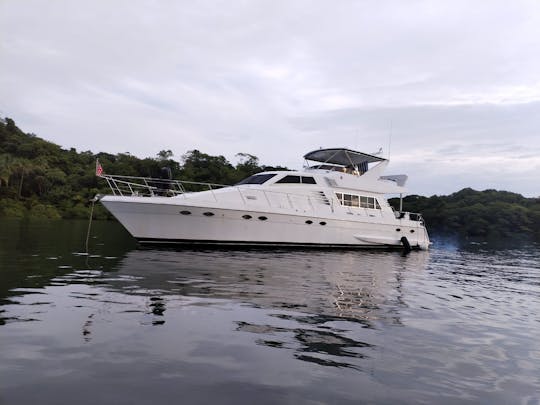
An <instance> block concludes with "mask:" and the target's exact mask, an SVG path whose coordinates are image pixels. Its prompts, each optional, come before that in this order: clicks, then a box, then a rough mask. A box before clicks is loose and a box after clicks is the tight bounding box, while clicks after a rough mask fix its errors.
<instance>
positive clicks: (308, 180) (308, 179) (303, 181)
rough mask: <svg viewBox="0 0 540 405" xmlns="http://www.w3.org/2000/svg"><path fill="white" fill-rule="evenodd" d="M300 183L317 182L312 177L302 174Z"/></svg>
mask: <svg viewBox="0 0 540 405" xmlns="http://www.w3.org/2000/svg"><path fill="white" fill-rule="evenodd" d="M302 184H317V182H316V181H315V179H314V178H313V177H306V176H302Z"/></svg>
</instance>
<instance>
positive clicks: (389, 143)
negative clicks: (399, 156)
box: [386, 120, 393, 160]
mask: <svg viewBox="0 0 540 405" xmlns="http://www.w3.org/2000/svg"><path fill="white" fill-rule="evenodd" d="M392 129H393V128H392V120H390V135H388V156H387V157H386V158H387V159H388V160H390V146H391V145H392Z"/></svg>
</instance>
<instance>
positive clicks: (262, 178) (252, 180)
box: [237, 173, 276, 185]
mask: <svg viewBox="0 0 540 405" xmlns="http://www.w3.org/2000/svg"><path fill="white" fill-rule="evenodd" d="M275 175H276V174H275V173H274V174H255V175H253V176H250V177H248V178H247V179H244V180H242V181H241V182H240V183H237V185H240V184H263V183H265V182H267V181H268V180H270V179H271V178H272V177H274V176H275Z"/></svg>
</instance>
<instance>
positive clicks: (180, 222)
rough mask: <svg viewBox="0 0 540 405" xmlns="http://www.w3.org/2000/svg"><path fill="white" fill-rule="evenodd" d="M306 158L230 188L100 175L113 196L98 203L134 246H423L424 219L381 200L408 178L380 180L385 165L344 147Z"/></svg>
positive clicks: (400, 190)
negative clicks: (299, 163) (298, 164)
mask: <svg viewBox="0 0 540 405" xmlns="http://www.w3.org/2000/svg"><path fill="white" fill-rule="evenodd" d="M304 158H305V159H306V163H307V164H306V165H305V166H304V168H303V170H294V171H267V172H262V173H257V174H255V175H253V176H251V177H248V178H247V179H245V180H242V181H241V182H240V183H238V184H236V185H234V186H221V185H215V184H203V183H193V182H184V181H177V180H168V179H165V180H163V179H162V180H155V179H149V178H133V177H126V176H112V175H107V174H103V173H102V172H101V169H100V172H99V173H98V175H99V176H100V177H102V178H104V179H106V181H107V182H108V184H109V186H110V187H111V190H112V195H106V196H103V197H101V198H100V201H101V203H102V204H103V205H104V206H105V207H106V208H107V209H108V210H109V211H110V212H111V213H112V214H113V215H114V216H115V217H116V218H117V219H118V221H120V223H121V224H122V225H123V226H124V227H125V228H126V229H127V230H128V231H129V233H130V234H131V235H133V237H135V238H136V239H137V240H138V241H139V242H140V243H181V244H203V245H232V246H254V245H263V246H305V247H308V246H318V247H343V248H367V247H383V248H384V247H404V248H406V249H427V248H428V247H429V244H430V241H429V236H428V233H427V230H426V227H425V223H424V220H423V219H422V216H421V215H420V214H413V213H409V212H403V211H402V209H401V208H402V206H401V204H400V209H399V211H397V210H394V209H393V208H392V207H391V206H390V205H389V204H388V202H387V199H386V197H387V196H388V195H399V196H400V197H402V195H403V194H404V193H405V188H404V185H405V182H406V180H407V176H406V175H395V176H383V171H384V170H385V168H386V167H387V165H388V163H389V161H388V160H387V159H383V158H381V157H379V156H375V155H372V154H367V153H362V152H356V151H353V150H350V149H345V148H332V149H319V150H315V151H313V152H309V153H308V154H306V155H305V156H304ZM203 187H204V188H205V189H204V190H202V191H201V189H202V188H203ZM194 189H195V190H198V191H189V190H194ZM400 201H401V200H400Z"/></svg>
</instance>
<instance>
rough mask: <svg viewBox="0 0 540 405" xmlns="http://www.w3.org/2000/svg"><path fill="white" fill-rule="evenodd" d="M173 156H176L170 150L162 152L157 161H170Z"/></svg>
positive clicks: (159, 153)
mask: <svg viewBox="0 0 540 405" xmlns="http://www.w3.org/2000/svg"><path fill="white" fill-rule="evenodd" d="M173 156H174V154H173V153H172V151H171V150H170V149H167V150H161V151H159V152H158V154H157V159H158V160H169V159H170V158H172V157H173Z"/></svg>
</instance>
